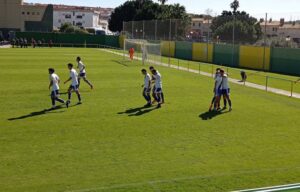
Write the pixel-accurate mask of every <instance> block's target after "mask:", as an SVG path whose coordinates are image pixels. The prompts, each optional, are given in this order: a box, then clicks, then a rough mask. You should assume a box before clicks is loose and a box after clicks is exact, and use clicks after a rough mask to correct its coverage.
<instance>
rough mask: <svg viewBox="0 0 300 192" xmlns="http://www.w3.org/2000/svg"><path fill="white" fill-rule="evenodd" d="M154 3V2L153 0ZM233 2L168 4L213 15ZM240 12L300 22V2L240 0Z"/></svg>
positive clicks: (109, 3) (110, 3)
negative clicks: (209, 11)
mask: <svg viewBox="0 0 300 192" xmlns="http://www.w3.org/2000/svg"><path fill="white" fill-rule="evenodd" d="M155 1H156V0H155ZM232 1H233V0H169V1H168V3H180V4H182V5H184V6H185V7H186V9H187V10H188V12H190V13H205V10H206V9H208V8H209V9H212V10H213V13H214V14H219V13H221V11H222V10H224V9H229V4H230V3H231V2H232ZM25 2H32V3H53V4H68V5H85V6H100V7H112V8H114V7H116V6H118V5H120V4H122V3H124V2H125V0H80V1H79V0H25ZM240 4H241V7H240V9H241V10H245V11H247V12H249V13H251V14H252V15H253V16H255V17H264V14H265V13H266V12H268V13H269V16H270V17H273V18H279V17H285V18H286V19H288V20H289V19H292V20H300V10H299V7H300V0H240Z"/></svg>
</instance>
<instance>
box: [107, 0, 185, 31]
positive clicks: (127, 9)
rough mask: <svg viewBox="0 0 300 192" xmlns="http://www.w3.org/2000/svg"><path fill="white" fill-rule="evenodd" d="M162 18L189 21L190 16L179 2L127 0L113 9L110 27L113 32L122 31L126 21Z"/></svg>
mask: <svg viewBox="0 0 300 192" xmlns="http://www.w3.org/2000/svg"><path fill="white" fill-rule="evenodd" d="M164 2H166V1H164ZM141 3H142V6H141ZM162 19H181V20H185V21H188V19H189V16H188V14H187V13H186V10H185V7H184V6H181V5H179V4H174V5H164V4H161V5H160V4H158V3H155V2H153V1H152V0H133V1H126V2H125V3H124V4H122V5H120V6H119V7H117V8H115V10H114V11H113V13H112V15H111V18H110V19H109V29H110V30H111V31H113V32H116V31H118V32H120V31H122V29H123V22H124V21H125V22H127V21H142V20H162Z"/></svg>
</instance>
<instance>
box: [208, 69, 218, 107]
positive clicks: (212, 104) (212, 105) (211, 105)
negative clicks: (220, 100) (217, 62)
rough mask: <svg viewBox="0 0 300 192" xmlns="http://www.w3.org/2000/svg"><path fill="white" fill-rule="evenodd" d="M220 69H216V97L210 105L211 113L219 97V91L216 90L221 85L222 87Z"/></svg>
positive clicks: (214, 91) (214, 90)
mask: <svg viewBox="0 0 300 192" xmlns="http://www.w3.org/2000/svg"><path fill="white" fill-rule="evenodd" d="M220 70H221V69H220V68H217V69H216V74H215V77H214V79H215V85H214V89H213V93H214V96H213V99H212V101H211V104H210V107H209V111H211V110H212V108H213V107H214V104H215V102H216V98H217V96H218V90H217V89H216V88H217V87H218V86H219V85H220V80H221V74H220Z"/></svg>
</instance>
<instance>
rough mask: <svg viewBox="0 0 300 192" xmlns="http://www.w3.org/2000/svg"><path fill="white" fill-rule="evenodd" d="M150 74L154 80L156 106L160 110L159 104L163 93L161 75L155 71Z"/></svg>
mask: <svg viewBox="0 0 300 192" xmlns="http://www.w3.org/2000/svg"><path fill="white" fill-rule="evenodd" d="M151 72H152V74H153V77H154V78H155V91H154V93H155V99H156V101H157V103H158V105H157V108H160V107H161V104H162V94H163V91H162V81H161V78H162V77H161V74H160V73H159V72H158V71H156V70H155V69H154V70H152V71H151Z"/></svg>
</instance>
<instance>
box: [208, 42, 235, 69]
mask: <svg viewBox="0 0 300 192" xmlns="http://www.w3.org/2000/svg"><path fill="white" fill-rule="evenodd" d="M232 54H234V55H233V56H232ZM213 63H215V64H217V65H225V66H230V67H238V66H239V46H238V45H235V46H234V47H233V46H232V45H231V44H228V45H227V44H214V52H213Z"/></svg>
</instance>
